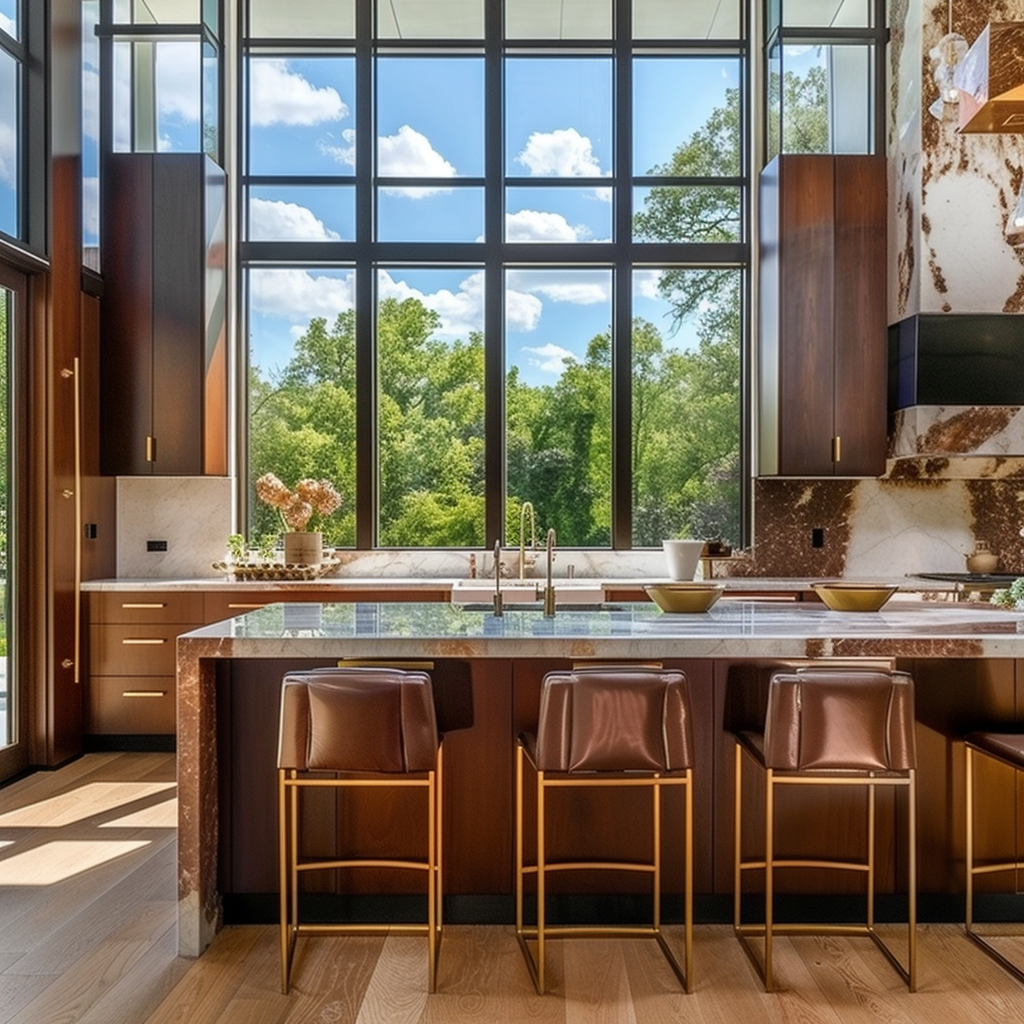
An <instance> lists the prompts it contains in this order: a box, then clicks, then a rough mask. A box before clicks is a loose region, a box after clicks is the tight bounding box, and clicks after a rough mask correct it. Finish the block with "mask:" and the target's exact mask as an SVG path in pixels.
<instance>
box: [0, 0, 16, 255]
mask: <svg viewBox="0 0 1024 1024" xmlns="http://www.w3.org/2000/svg"><path fill="white" fill-rule="evenodd" d="M16 14H17V3H16V0H0V29H3V31H4V32H6V33H7V34H8V35H9V36H13V37H14V38H15V39H17V38H18V35H19V32H18V30H19V26H18V24H17V23H16V22H15V20H14V19H15V15H16ZM16 89H17V78H16V65H15V62H14V61H13V60H12V59H11V58H10V57H8V56H7V55H6V54H4V55H3V56H0V231H5V232H6V233H7V234H9V235H13V236H16V235H17V234H18V206H17V189H18V185H19V182H18V175H17V168H18V152H17V138H18V126H17V124H15V111H16V110H17V105H16V104H15V103H14V102H13V97H14V96H15V95H17V92H16ZM3 97H12V101H10V102H8V101H4V100H3Z"/></svg>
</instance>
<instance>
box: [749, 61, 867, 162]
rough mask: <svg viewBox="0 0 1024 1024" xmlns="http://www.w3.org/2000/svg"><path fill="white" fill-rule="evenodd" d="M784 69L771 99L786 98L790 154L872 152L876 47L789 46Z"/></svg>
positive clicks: (784, 110)
mask: <svg viewBox="0 0 1024 1024" xmlns="http://www.w3.org/2000/svg"><path fill="white" fill-rule="evenodd" d="M771 67H772V66H771V65H770V68H771ZM781 68H782V80H781V83H780V82H779V80H778V74H777V73H776V74H775V75H774V76H773V77H774V81H773V82H771V83H770V84H769V96H770V97H771V98H772V100H773V101H774V103H775V104H776V105H777V104H779V102H780V100H781V124H782V151H783V152H784V153H870V152H872V150H873V146H874V139H873V135H874V132H873V118H872V110H873V105H874V101H873V99H872V94H873V90H872V81H873V70H872V48H871V47H868V46H784V47H783V48H782V64H781ZM780 93H781V95H780ZM775 109H776V110H778V109H779V108H778V106H776V108H775ZM774 135H775V137H776V139H777V137H778V130H777V129H776V130H775V132H774Z"/></svg>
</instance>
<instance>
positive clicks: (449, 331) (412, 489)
mask: <svg viewBox="0 0 1024 1024" xmlns="http://www.w3.org/2000/svg"><path fill="white" fill-rule="evenodd" d="M483 298H484V275H483V272H482V271H479V270H473V271H469V272H467V271H466V270H465V269H459V270H439V269H431V270H413V269H404V268H389V269H387V270H380V271H378V274H377V325H376V345H377V375H378V389H377V417H378V419H377V430H378V442H377V451H378V457H379V460H380V461H379V469H380V473H379V492H380V511H379V520H378V532H379V537H380V543H381V544H382V545H384V546H385V547H416V548H419V547H476V548H480V547H483V546H484V545H485V537H484V525H485V523H484V349H483V337H484V335H483V328H484V305H483Z"/></svg>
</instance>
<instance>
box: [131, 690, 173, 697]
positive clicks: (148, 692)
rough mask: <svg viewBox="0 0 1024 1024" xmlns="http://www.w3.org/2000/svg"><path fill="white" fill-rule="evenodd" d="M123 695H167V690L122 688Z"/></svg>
mask: <svg viewBox="0 0 1024 1024" xmlns="http://www.w3.org/2000/svg"><path fill="white" fill-rule="evenodd" d="M121 696H122V697H166V696H167V691H166V690H122V691H121Z"/></svg>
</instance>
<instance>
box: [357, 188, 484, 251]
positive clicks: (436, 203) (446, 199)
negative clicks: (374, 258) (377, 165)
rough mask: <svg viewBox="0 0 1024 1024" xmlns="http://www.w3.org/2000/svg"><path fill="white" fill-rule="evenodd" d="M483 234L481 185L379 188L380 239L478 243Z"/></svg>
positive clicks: (378, 224) (378, 238)
mask: <svg viewBox="0 0 1024 1024" xmlns="http://www.w3.org/2000/svg"><path fill="white" fill-rule="evenodd" d="M483 234H484V190H483V189H482V188H448V189H446V188H382V189H381V190H380V191H379V192H378V195H377V240H378V241H380V242H478V241H482V240H483Z"/></svg>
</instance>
